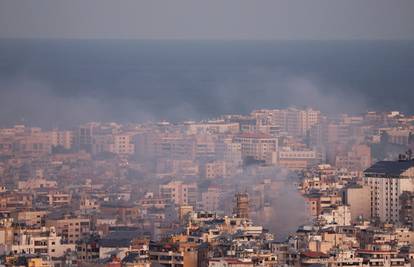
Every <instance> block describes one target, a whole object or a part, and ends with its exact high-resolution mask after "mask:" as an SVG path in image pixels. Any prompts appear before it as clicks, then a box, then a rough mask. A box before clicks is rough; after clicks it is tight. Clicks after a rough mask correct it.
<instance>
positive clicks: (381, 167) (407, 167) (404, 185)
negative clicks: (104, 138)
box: [364, 160, 414, 223]
mask: <svg viewBox="0 0 414 267" xmlns="http://www.w3.org/2000/svg"><path fill="white" fill-rule="evenodd" d="M364 180H365V183H366V184H367V185H368V186H369V187H370V193H371V218H372V219H376V220H379V221H381V222H387V223H396V222H398V221H399V211H400V201H399V198H400V196H401V194H402V193H403V192H404V191H413V190H414V160H399V161H380V162H377V163H375V164H374V165H372V166H371V167H370V168H368V169H367V170H365V172H364Z"/></svg>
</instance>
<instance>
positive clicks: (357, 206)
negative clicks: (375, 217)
mask: <svg viewBox="0 0 414 267" xmlns="http://www.w3.org/2000/svg"><path fill="white" fill-rule="evenodd" d="M343 201H344V203H345V204H346V205H348V206H349V209H350V211H351V220H352V221H353V222H356V221H357V220H358V219H360V218H361V219H364V220H370V219H371V193H370V187H369V186H366V185H358V184H355V185H350V186H347V187H346V188H344V190H343Z"/></svg>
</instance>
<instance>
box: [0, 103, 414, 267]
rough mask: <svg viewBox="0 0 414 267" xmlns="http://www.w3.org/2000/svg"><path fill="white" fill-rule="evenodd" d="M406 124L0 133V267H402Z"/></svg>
mask: <svg viewBox="0 0 414 267" xmlns="http://www.w3.org/2000/svg"><path fill="white" fill-rule="evenodd" d="M413 147H414V115H407V114H403V113H401V112H398V111H392V112H375V111H372V112H367V113H364V114H360V115H348V114H341V115H331V114H324V113H322V112H321V111H319V110H315V109H311V108H303V109H302V108H294V107H292V108H287V109H260V110H254V111H252V112H251V113H250V114H248V115H223V116H221V117H219V118H216V119H214V120H206V121H199V122H195V121H185V122H182V123H170V122H167V121H162V122H151V123H129V124H119V123H116V122H111V123H109V122H105V123H104V122H90V123H85V124H82V125H79V126H77V127H73V128H70V129H41V128H38V127H31V126H30V127H29V126H25V125H15V126H13V127H9V128H1V129H0V181H1V189H0V191H1V192H0V254H1V263H2V264H3V265H5V266H131V267H132V266H136V267H138V266H171V267H173V266H175V267H179V266H185V267H187V266H205V267H222V266H223V267H230V266H233V267H236V266H246V267H247V266H404V267H405V266H412V264H413V263H414V260H413V259H414V250H413V248H414V247H413V246H414V230H413V229H414V209H413V201H414V160H413V158H412V150H411V149H412V148H413Z"/></svg>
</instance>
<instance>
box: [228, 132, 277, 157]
mask: <svg viewBox="0 0 414 267" xmlns="http://www.w3.org/2000/svg"><path fill="white" fill-rule="evenodd" d="M234 142H236V143H240V144H241V153H242V157H243V159H249V158H251V159H254V160H258V161H263V162H265V163H267V164H271V163H272V153H273V152H276V151H277V148H278V141H277V138H275V137H272V136H270V135H267V134H263V133H247V132H246V133H242V134H240V135H238V136H236V137H235V138H234Z"/></svg>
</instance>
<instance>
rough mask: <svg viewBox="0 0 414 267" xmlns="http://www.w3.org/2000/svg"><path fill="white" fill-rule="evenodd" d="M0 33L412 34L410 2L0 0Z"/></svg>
mask: <svg viewBox="0 0 414 267" xmlns="http://www.w3.org/2000/svg"><path fill="white" fill-rule="evenodd" d="M0 38H58V39H59V38H79V39H85V38H86V39H89V38H99V39H231V40H237V39H243V40H263V39H265V40H286V39H288V40H292V39H293V40H295V39H300V40H303V39H306V40H309V39H311V40H332V39H340V40H343V39H345V40H348V39H352V40H353V39H369V40H372V39H387V40H389V39H393V40H394V39H414V1H413V0H392V1H391V0H301V1H300V0H257V1H253V0H208V1H198V0H191V1H190V0H174V1H165V0H119V1H113V0H70V1H67V0H36V1H33V0H0Z"/></svg>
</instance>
